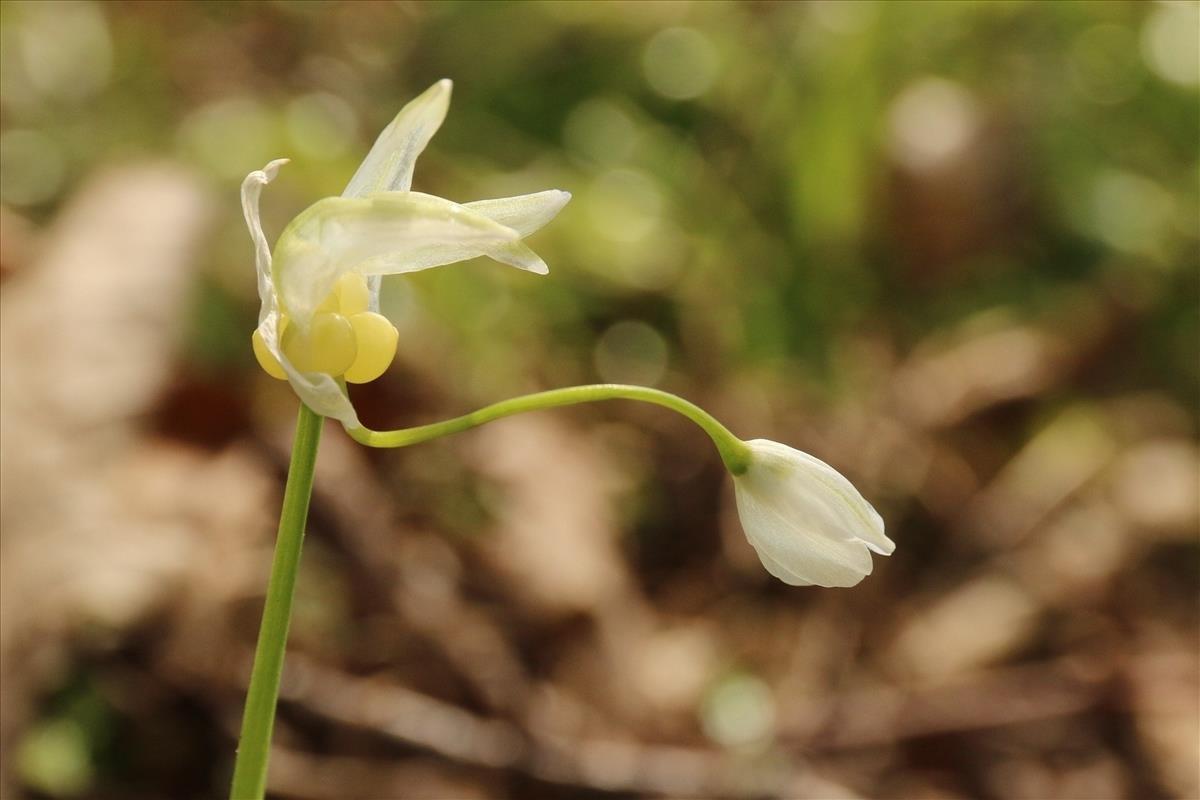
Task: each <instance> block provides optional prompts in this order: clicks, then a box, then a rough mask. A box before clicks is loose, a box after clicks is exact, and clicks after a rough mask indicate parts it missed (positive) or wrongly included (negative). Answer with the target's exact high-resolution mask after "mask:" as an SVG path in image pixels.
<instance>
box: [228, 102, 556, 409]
mask: <svg viewBox="0 0 1200 800" xmlns="http://www.w3.org/2000/svg"><path fill="white" fill-rule="evenodd" d="M450 91H451V82H450V81H448V80H442V81H439V82H437V83H435V84H434V85H433V86H432V87H430V88H429V89H428V90H426V91H425V93H424V94H422V95H421V96H420V97H418V98H416V99H415V100H413V101H412V102H410V103H409V104H408V105H406V106H405V107H404V108H403V109H401V110H400V113H399V114H397V115H396V118H395V119H394V120H392V122H391V124H390V125H388V126H387V128H385V129H384V131H383V133H381V134H380V135H379V138H378V139H377V140H376V142H375V145H374V146H373V147H372V148H371V151H370V152H369V153H368V154H367V157H366V159H365V160H364V161H363V162H362V165H361V166H359V168H358V171H357V172H355V173H354V177H352V178H351V179H350V183H349V184H348V185H347V186H346V190H345V192H343V194H342V196H341V197H326V198H324V199H323V200H318V201H317V202H316V203H314V204H313V205H311V206H309V207H308V208H307V209H306V210H304V211H303V212H301V213H300V214H299V215H298V216H297V217H296V218H295V219H293V220H292V221H291V223H290V224H289V225H288V226H287V227H286V228H285V229H284V231H283V233H282V234H280V236H279V240H278V242H276V245H275V251H274V257H273V258H272V252H271V248H270V247H269V245H268V244H267V239H266V236H265V235H264V234H263V230H262V224H261V222H260V219H259V213H258V200H259V195H260V194H261V192H262V187H263V186H265V185H267V184H268V183H270V182H271V181H272V180H274V178H275V176H276V174H277V173H278V171H279V168H280V167H281V166H282V165H283V164H286V163H287V160H286V159H279V160H276V161H272V162H270V163H269V164H267V165H266V166H265V167H263V168H262V169H261V170H257V171H255V172H252V173H250V174H249V175H248V176H246V180H245V181H244V182H243V183H242V211H243V213H244V214H245V217H246V225H247V226H248V227H249V229H250V236H251V237H252V238H253V239H254V245H255V260H256V263H257V270H258V293H259V299H260V300H261V301H262V306H261V309H260V311H259V324H258V328H257V329H256V330H255V332H254V335H253V345H254V353H255V356H256V357H257V358H258V361H259V364H260V365H261V366H262V368H263V369H264V370H266V372H267V373H268V374H270V375H272V376H273V377H276V378H279V379H285V380H287V381H289V382H290V383H291V385H292V388H294V389H295V391H296V394H297V395H299V396H300V399H301V400H303V401H304V403H305V404H306V405H307V406H308V407H309V408H311V409H312V410H313V411H315V412H316V413H317V414H320V415H321V416H326V417H333V418H335V419H337V420H339V421H340V422H341V423H342V424H343V425H345V426H346V427H348V428H354V427H357V426H358V416H357V415H356V414H355V412H354V406H353V405H351V403H350V399H349V397H348V396H347V394H346V389H345V382H349V383H365V382H367V381H371V380H374V379H375V378H377V377H379V376H380V375H381V374H383V372H384V370H386V369H387V366H388V364H390V363H391V361H392V358H393V357H394V356H395V352H396V342H397V336H398V335H397V332H396V329H395V327H394V326H393V325H392V324H391V323H390V322H389V321H388V320H387V319H386V318H385V317H383V316H382V315H380V314H379V285H380V277H381V276H383V275H394V274H399V273H403V272H415V271H417V270H422V269H429V268H430V267H437V266H442V265H444V264H451V263H454V262H457V261H465V260H467V259H471V258H475V257H477V256H482V255H486V256H489V257H490V258H492V259H494V260H496V261H499V262H501V263H504V264H509V265H511V266H514V267H517V268H518V269H523V270H526V271H528V272H534V273H538V274H545V273H546V272H548V269H547V267H546V263H545V262H544V261H542V259H541V258H539V257H538V255H537V254H536V253H534V252H533V251H532V250H531V249H529V248H528V247H527V246H526V245H525V244H524V243H522V241H521V239H522V238H523V237H525V236H528V235H529V234H531V233H533V232H534V231H536V230H537V229H538V228H541V227H542V226H543V225H545V224H546V223H547V222H549V221H550V220H551V219H553V218H554V216H555V215H556V214H558V212H559V211H560V210H561V209H562V207H563V206H564V205H566V203H567V201H568V200H570V198H571V195H570V194H568V193H567V192H563V191H558V190H550V191H545V192H538V193H536V194H529V195H523V196H520V197H506V198H501V199H496V200H481V201H477V202H474V203H465V204H461V205H460V204H458V203H454V202H451V201H450V200H445V199H443V198H440V197H435V196H433V195H428V194H422V193H420V192H414V191H411V187H412V175H413V167H414V165H415V164H416V160H417V156H419V155H420V154H421V152H422V151H423V150H424V149H425V146H426V145H427V144H428V143H429V140H430V139H431V138H432V137H433V134H434V133H435V132H436V131H437V129H438V128H439V127H440V126H441V124H442V120H443V119H445V117H446V110H447V108H448V107H449V103H450Z"/></svg>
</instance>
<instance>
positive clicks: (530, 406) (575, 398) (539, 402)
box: [349, 383, 750, 475]
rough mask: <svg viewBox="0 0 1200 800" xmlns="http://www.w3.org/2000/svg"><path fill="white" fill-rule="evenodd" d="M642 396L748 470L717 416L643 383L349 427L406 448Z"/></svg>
mask: <svg viewBox="0 0 1200 800" xmlns="http://www.w3.org/2000/svg"><path fill="white" fill-rule="evenodd" d="M615 399H621V400H640V401H642V402H644V403H653V404H654V405H659V406H664V407H666V408H669V409H671V410H672V411H675V412H677V413H679V414H682V415H683V416H685V417H687V418H688V419H690V420H691V421H692V422H694V423H696V424H697V425H698V426H700V428H701V429H702V430H703V431H704V432H705V433H707V434H708V436H709V438H710V439H712V440H713V444H715V445H716V446H717V451H718V452H719V453H720V454H721V460H722V461H724V462H725V466H726V467H727V468H728V469H729V471H730V472H732V473H733V474H734V475H741V474H742V473H743V472H745V471H746V467H747V465H748V463H749V454H750V450H749V448H748V447H747V446H746V443H745V442H743V441H742V440H740V439H738V438H737V437H736V436H734V435H733V434H732V433H730V432H729V429H728V428H726V427H725V426H724V425H722V424H721V423H720V422H718V421H717V420H716V418H715V417H713V416H712V415H711V414H709V413H708V412H707V411H705V410H704V409H702V408H700V407H699V406H697V405H695V404H693V403H689V402H688V401H687V400H684V399H683V398H682V397H677V396H675V395H673V394H670V393H669V392H663V391H660V390H658V389H650V388H647V387H645V386H628V385H625V384H619V383H600V384H595V385H592V386H569V387H567V388H565V389H551V390H549V391H546V392H537V393H536V394H528V395H525V396H523V397H514V398H512V399H510V400H503V401H501V402H499V403H493V404H492V405H490V406H485V407H483V408H481V409H479V410H478V411H473V412H471V413H470V414H464V415H463V416H461V417H455V418H454V419H448V420H446V421H444V422H435V423H433V424H431V425H420V426H417V427H415V428H402V429H400V430H395V431H373V430H371V429H369V428H352V429H350V430H349V433H350V436H352V437H353V438H354V440H355V441H357V442H360V443H361V444H365V445H368V446H370V447H407V446H409V445H412V444H420V443H421V442H427V441H429V440H430V439H437V438H439V437H442V436H448V435H449V434H452V433H459V432H461V431H465V430H469V429H471V428H474V427H476V426H478V425H483V424H484V423H487V422H491V421H492V420H496V419H500V418H501V417H507V416H511V415H512V414H520V413H522V412H525V411H537V410H539V409H543V408H555V407H558V406H573V405H576V404H578V403H593V402H596V401H597V400H615Z"/></svg>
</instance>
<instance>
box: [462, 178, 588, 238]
mask: <svg viewBox="0 0 1200 800" xmlns="http://www.w3.org/2000/svg"><path fill="white" fill-rule="evenodd" d="M570 199H571V193H570V192H564V191H562V190H560V189H550V190H548V191H545V192H537V193H536V194H523V195H520V196H519V197H500V198H497V199H495V200H476V201H474V202H472V203H463V205H464V206H466V207H467V208H469V209H471V210H472V211H474V212H476V213H479V214H482V215H483V216H485V217H487V218H488V219H490V220H493V221H494V222H499V223H500V224H501V225H504V226H506V227H509V228H512V229H513V230H514V231H516V232H517V233H519V234H521V236H522V237H525V236H528V235H529V234H531V233H533V232H534V231H536V230H537V229H538V228H540V227H542V226H543V225H545V224H546V223H547V222H549V221H550V220H552V219H554V218H555V217H556V216H557V215H558V212H559V211H562V208H563V206H565V205H566V204H567V201H568V200H570Z"/></svg>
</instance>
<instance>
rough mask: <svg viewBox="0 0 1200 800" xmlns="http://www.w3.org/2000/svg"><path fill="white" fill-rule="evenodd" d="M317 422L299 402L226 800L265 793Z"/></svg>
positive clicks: (253, 797) (251, 799) (257, 797)
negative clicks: (269, 574) (265, 591)
mask: <svg viewBox="0 0 1200 800" xmlns="http://www.w3.org/2000/svg"><path fill="white" fill-rule="evenodd" d="M322 422H323V418H322V417H319V416H317V415H316V414H315V413H313V412H312V411H310V410H309V408H308V406H306V405H304V404H303V403H301V404H300V417H299V419H298V420H297V422H296V438H295V441H294V442H293V444H292V461H291V464H290V465H289V466H288V477H287V488H286V489H284V492H283V510H282V512H280V515H279V535H278V537H277V538H276V540H275V558H274V560H273V561H272V563H271V580H270V583H268V584H267V603H266V605H265V606H264V607H263V616H262V626H261V627H260V628H259V631H258V646H257V647H256V648H255V651H254V668H253V669H252V671H251V673H250V688H249V690H248V692H247V694H246V708H245V710H244V711H243V713H242V733H241V737H240V738H239V740H238V751H237V758H236V759H235V761H234V767H233V786H232V788H231V789H230V791H229V797H230V800H261V798H262V797H263V794H264V793H265V792H266V787H267V757H268V755H269V754H270V749H271V731H272V730H273V729H274V727H275V706H276V705H277V703H278V701H279V681H280V677H281V676H282V674H283V656H284V651H285V650H286V648H287V636H288V624H289V622H290V621H291V616H292V596H293V595H294V594H295V589H296V573H297V571H298V568H299V566H300V548H301V546H302V545H303V543H304V525H305V521H306V520H307V519H308V502H309V498H310V497H311V496H312V485H313V471H314V469H315V467H316V462H317V445H319V444H320V442H321V423H322Z"/></svg>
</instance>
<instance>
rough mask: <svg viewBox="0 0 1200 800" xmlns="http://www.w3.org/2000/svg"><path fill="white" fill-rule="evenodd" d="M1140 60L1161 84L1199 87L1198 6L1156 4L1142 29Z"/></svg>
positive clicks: (1191, 4)
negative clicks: (1161, 80) (1160, 79)
mask: <svg viewBox="0 0 1200 800" xmlns="http://www.w3.org/2000/svg"><path fill="white" fill-rule="evenodd" d="M1142 57H1143V58H1145V59H1146V63H1147V64H1148V65H1149V67H1150V69H1152V70H1153V71H1154V73H1155V74H1156V75H1158V76H1159V77H1160V78H1162V79H1163V80H1167V81H1170V82H1171V83H1177V84H1179V85H1180V86H1200V5H1197V4H1196V3H1162V4H1160V5H1159V7H1158V8H1157V9H1155V11H1154V13H1152V14H1151V15H1150V16H1149V17H1147V18H1146V22H1145V24H1144V25H1143V26H1142Z"/></svg>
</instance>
